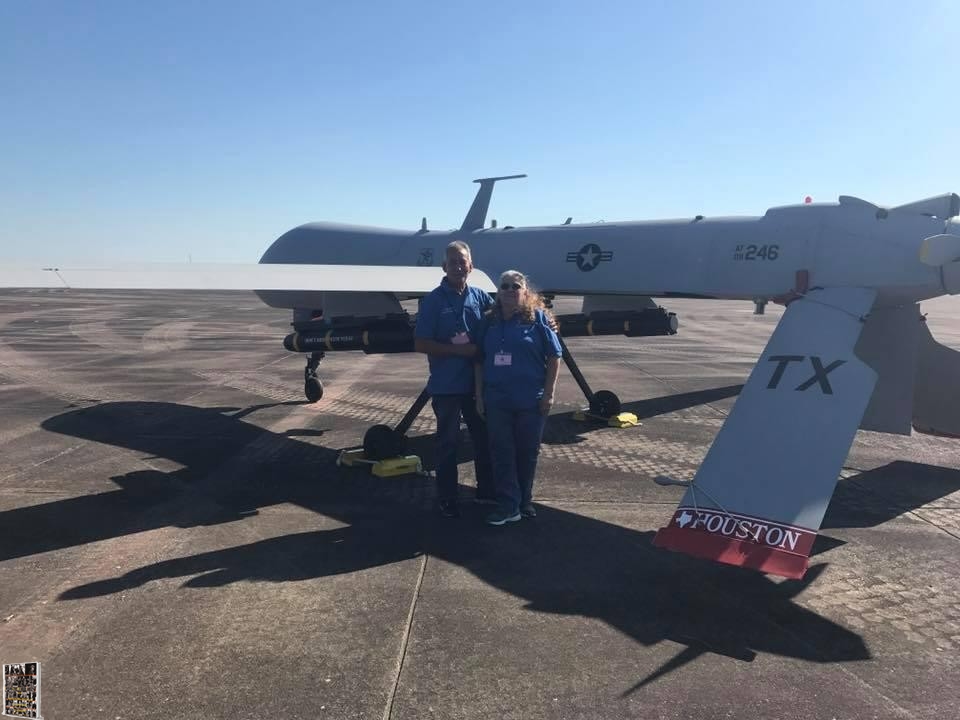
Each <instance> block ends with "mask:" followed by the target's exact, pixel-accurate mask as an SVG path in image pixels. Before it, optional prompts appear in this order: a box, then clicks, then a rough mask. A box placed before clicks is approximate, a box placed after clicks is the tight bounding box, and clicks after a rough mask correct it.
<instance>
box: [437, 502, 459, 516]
mask: <svg viewBox="0 0 960 720" xmlns="http://www.w3.org/2000/svg"><path fill="white" fill-rule="evenodd" d="M440 514H441V515H443V516H444V517H445V518H458V517H460V508H459V507H458V505H457V501H456V500H441V501H440Z"/></svg>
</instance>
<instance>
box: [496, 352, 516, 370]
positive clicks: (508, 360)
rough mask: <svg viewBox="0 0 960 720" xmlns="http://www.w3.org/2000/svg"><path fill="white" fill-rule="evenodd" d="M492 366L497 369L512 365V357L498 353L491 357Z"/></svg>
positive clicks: (508, 354) (506, 353)
mask: <svg viewBox="0 0 960 720" xmlns="http://www.w3.org/2000/svg"><path fill="white" fill-rule="evenodd" d="M493 364H494V365H495V366H497V367H504V366H506V365H513V355H512V354H511V353H508V352H498V353H497V354H496V355H494V356H493Z"/></svg>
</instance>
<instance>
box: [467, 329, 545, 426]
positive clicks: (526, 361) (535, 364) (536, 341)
mask: <svg viewBox="0 0 960 720" xmlns="http://www.w3.org/2000/svg"><path fill="white" fill-rule="evenodd" d="M483 331H484V332H483V337H479V338H477V344H478V345H479V346H480V351H481V352H482V353H483V397H484V400H485V401H486V403H487V404H488V405H489V406H490V407H501V408H507V409H510V410H528V409H530V408H534V407H536V406H537V404H538V403H539V402H540V398H542V397H543V390H544V385H545V384H546V381H547V366H546V362H547V358H551V357H561V356H562V355H563V350H562V349H561V347H560V340H559V339H558V338H557V334H556V333H555V332H554V331H553V330H551V329H550V326H549V325H547V318H546V316H545V315H544V314H543V311H541V310H538V311H537V316H536V318H535V320H534V321H533V322H532V323H528V322H524V321H522V320H521V319H520V318H519V317H518V316H517V315H514V316H513V317H512V318H510V319H509V320H507V321H505V322H498V321H494V322H488V323H484V326H483ZM498 353H504V354H506V355H509V357H510V364H509V365H497V364H496V362H495V360H494V357H495V356H496V355H497V354H498Z"/></svg>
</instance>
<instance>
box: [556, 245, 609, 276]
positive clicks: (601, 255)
mask: <svg viewBox="0 0 960 720" xmlns="http://www.w3.org/2000/svg"><path fill="white" fill-rule="evenodd" d="M610 260H613V252H604V251H603V250H601V249H600V246H599V245H597V244H595V243H588V244H587V245H584V246H583V247H582V248H580V249H579V250H577V251H576V252H568V253H567V262H575V263H576V264H577V268H579V269H580V270H581V271H583V272H590V271H591V270H593V269H594V268H595V267H596V266H597V265H599V264H600V263H601V262H605V261H607V262H608V261H610Z"/></svg>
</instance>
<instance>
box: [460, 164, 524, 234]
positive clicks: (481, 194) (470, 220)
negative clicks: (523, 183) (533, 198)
mask: <svg viewBox="0 0 960 720" xmlns="http://www.w3.org/2000/svg"><path fill="white" fill-rule="evenodd" d="M525 177H526V175H501V176H500V177H491V178H478V179H476V180H474V182H475V183H480V189H479V190H477V196H476V197H475V198H474V199H473V205H471V206H470V210H468V211H467V216H466V217H465V218H464V219H463V225H461V226H460V232H471V231H473V230H480V229H481V228H482V227H483V225H484V223H486V222H487V208H489V207H490V196H491V195H493V184H494V183H495V182H497V180H514V179H516V178H525Z"/></svg>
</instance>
